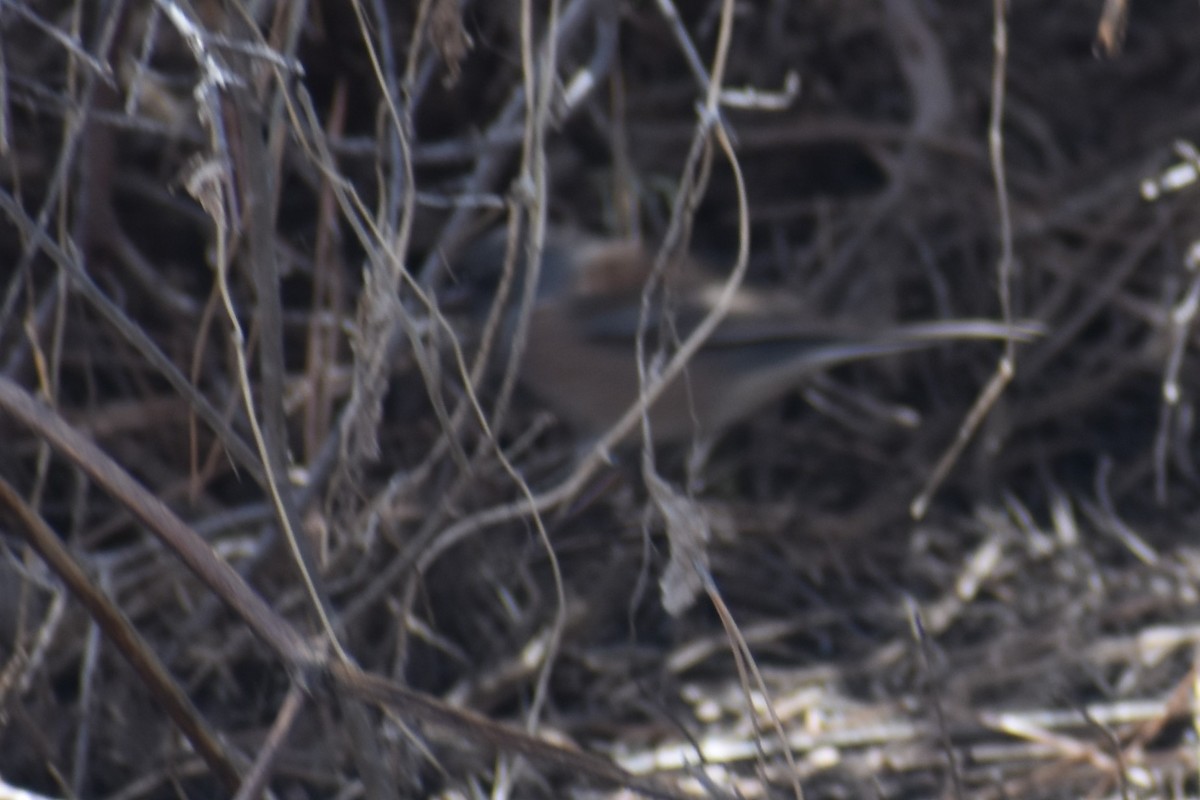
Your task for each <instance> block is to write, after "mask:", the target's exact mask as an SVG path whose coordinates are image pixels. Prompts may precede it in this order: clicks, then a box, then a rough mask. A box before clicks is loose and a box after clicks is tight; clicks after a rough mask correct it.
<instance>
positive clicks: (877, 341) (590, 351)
mask: <svg viewBox="0 0 1200 800" xmlns="http://www.w3.org/2000/svg"><path fill="white" fill-rule="evenodd" d="M505 253H506V237H505V236H504V234H503V232H496V233H492V234H490V235H488V236H485V237H484V238H483V239H481V240H480V241H479V242H477V243H476V244H475V245H474V246H473V247H471V248H469V249H468V251H467V253H466V254H465V255H464V256H463V257H462V258H461V259H460V260H459V261H458V262H457V264H456V269H455V270H454V271H455V273H456V275H457V277H458V278H459V280H460V281H464V282H467V283H468V284H471V285H472V287H473V290H474V291H476V292H479V293H481V295H482V298H481V299H482V301H483V303H482V305H483V306H486V305H487V304H488V303H489V302H490V301H491V299H492V296H493V295H494V290H495V287H496V285H497V283H498V281H499V276H500V274H501V271H502V268H503V263H504V258H505ZM654 259H655V254H654V253H653V252H652V251H650V250H648V249H647V248H645V247H644V246H643V245H642V244H641V243H639V242H636V241H632V240H612V239H600V238H595V237H591V236H588V235H585V234H581V233H577V232H568V231H554V232H551V233H549V234H548V235H547V237H546V241H545V246H544V249H543V252H542V264H541V270H540V275H539V278H538V285H537V287H536V291H535V293H534V295H533V302H532V305H531V306H530V307H529V308H527V309H525V311H526V313H528V314H529V315H530V316H529V318H528V325H527V333H526V337H525V341H524V350H523V355H522V358H521V362H520V371H519V377H520V380H521V383H522V384H523V385H524V386H525V387H526V388H527V389H528V390H530V391H531V392H532V393H534V394H535V395H537V396H538V397H539V398H541V399H542V400H543V401H544V402H545V403H546V404H547V405H548V406H550V407H551V408H552V409H553V410H554V411H555V412H557V413H558V414H559V415H560V416H561V417H562V418H563V419H564V420H565V421H566V422H567V423H568V424H570V425H571V426H572V427H573V428H575V429H576V430H577V431H578V432H579V433H581V434H583V435H586V436H596V435H601V434H603V433H604V432H605V431H607V430H608V429H609V428H610V427H611V426H612V425H613V423H615V422H616V421H617V420H618V419H620V418H621V416H622V415H624V414H625V413H626V412H627V411H628V409H629V408H630V407H631V406H632V405H633V404H634V403H636V402H637V399H638V392H639V382H638V370H637V361H636V337H637V333H638V330H639V318H640V314H641V308H642V294H643V287H644V286H645V283H646V280H647V278H648V276H649V275H650V273H651V270H652V268H653V265H654ZM525 260H526V257H525V252H524V249H523V248H518V250H517V251H516V269H517V274H518V275H519V276H520V275H524V274H525V273H526V264H525ZM522 281H523V278H520V277H518V278H517V280H516V283H515V285H514V287H513V288H512V290H511V291H510V293H509V299H508V303H507V306H508V309H509V311H508V313H509V316H510V317H515V314H516V311H517V310H518V309H520V307H521V296H522V286H523V283H522ZM664 283H665V290H664V293H665V294H664V298H660V300H664V301H663V302H658V303H655V304H654V305H653V308H654V309H655V310H652V312H651V314H650V315H649V317H648V319H647V320H646V322H647V324H646V325H645V327H644V328H643V333H644V335H645V336H646V337H647V339H646V340H645V341H646V342H647V348H646V350H647V353H648V354H653V353H654V351H655V348H656V346H657V344H658V342H660V341H665V340H664V339H663V338H662V337H663V336H664V335H666V336H670V337H677V340H679V341H682V340H683V339H684V338H686V337H687V336H688V334H689V333H691V331H692V330H694V329H695V327H696V325H697V324H698V323H699V321H700V320H701V319H702V318H703V317H704V315H705V314H707V313H708V311H709V310H710V309H711V304H712V302H713V301H714V299H715V297H716V296H717V293H718V292H719V291H720V288H721V281H720V280H719V279H718V278H714V276H713V275H712V274H710V273H708V272H707V271H706V270H705V269H704V268H702V267H700V266H699V265H698V264H697V263H696V262H694V261H692V260H690V259H682V260H677V261H675V262H674V263H671V264H670V265H669V266H668V268H667V270H666V271H665V281H664ZM504 327H505V333H504V334H503V335H502V337H501V339H502V344H503V346H504V347H505V348H507V347H508V346H509V345H510V344H511V338H512V335H513V331H514V330H515V329H516V325H515V324H514V323H513V320H512V319H510V320H509V321H508V323H507V324H506V325H505V326H504ZM1036 333H1037V331H1036V328H1034V327H1033V326H1027V325H1021V326H1006V325H1003V324H1000V323H996V322H990V321H985V320H954V321H942V322H929V323H921V324H909V325H901V326H892V327H889V328H887V329H885V330H877V331H874V332H871V331H864V330H862V329H854V328H852V327H851V326H848V325H844V324H837V323H830V322H828V321H822V322H815V321H813V320H812V318H811V312H810V311H805V310H804V309H802V308H801V307H800V306H799V304H798V303H796V302H794V301H792V300H790V299H788V298H783V297H779V296H775V295H768V294H764V293H761V292H755V291H750V290H745V289H743V290H741V291H739V293H738V295H737V297H736V299H735V302H734V306H733V308H732V310H731V312H730V313H729V315H728V316H727V317H726V318H725V320H724V322H722V323H721V325H720V326H718V327H717V328H716V330H715V332H714V333H713V334H712V336H711V337H710V338H709V339H708V340H707V341H706V342H705V344H704V346H703V347H702V348H701V349H700V350H699V351H697V352H696V354H695V356H694V357H693V358H692V359H691V360H690V361H689V362H688V365H687V368H686V370H685V371H684V372H683V373H682V374H681V375H680V376H679V377H678V378H677V379H676V380H675V381H674V382H673V383H672V384H671V385H670V386H669V387H667V388H666V390H665V391H664V393H663V394H662V395H661V396H660V397H659V398H658V400H657V402H655V403H654V405H653V406H652V407H651V409H650V429H651V435H652V437H653V439H654V441H655V442H656V443H664V442H679V441H686V440H689V439H693V438H698V439H704V440H711V438H712V437H713V436H714V435H715V434H717V433H719V432H721V431H722V430H723V429H724V428H726V427H727V426H729V425H730V424H732V423H734V422H737V421H739V420H742V419H745V418H747V417H749V416H750V415H752V414H753V413H754V412H755V411H758V410H760V409H761V408H762V407H763V406H764V405H766V404H768V403H770V402H771V401H772V400H775V399H778V398H779V397H781V396H782V395H783V394H785V393H786V392H787V391H788V390H790V389H792V388H794V387H795V386H796V385H797V384H798V383H800V382H802V381H803V379H804V378H805V377H806V376H809V375H811V374H812V373H814V372H816V371H819V370H821V369H825V368H828V367H831V366H834V365H837V364H841V363H844V362H847V361H853V360H856V359H863V358H870V357H875V356H882V355H889V354H895V353H903V352H906V351H911V350H917V349H921V348H926V347H929V346H931V345H935V344H938V343H940V342H947V341H954V340H959V339H1006V338H1015V339H1021V340H1027V339H1029V338H1031V337H1032V336H1034V335H1036ZM647 358H648V359H649V358H650V356H649V355H648V356H647Z"/></svg>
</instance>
